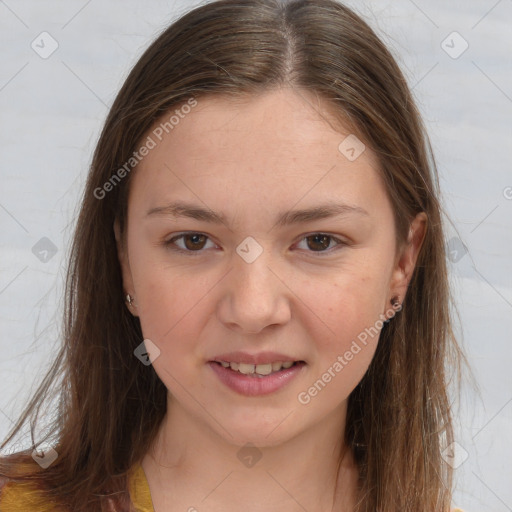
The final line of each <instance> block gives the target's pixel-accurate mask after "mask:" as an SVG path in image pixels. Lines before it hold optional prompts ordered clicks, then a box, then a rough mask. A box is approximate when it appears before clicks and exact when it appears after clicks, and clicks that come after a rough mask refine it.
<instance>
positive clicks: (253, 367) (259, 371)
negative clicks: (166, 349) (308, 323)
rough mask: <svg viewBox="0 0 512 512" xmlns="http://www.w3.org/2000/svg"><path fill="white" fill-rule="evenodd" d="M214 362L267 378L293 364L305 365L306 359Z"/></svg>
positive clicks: (249, 374) (257, 376)
mask: <svg viewBox="0 0 512 512" xmlns="http://www.w3.org/2000/svg"><path fill="white" fill-rule="evenodd" d="M211 362H212V363H214V364H216V365H218V366H222V367H223V368H225V369H227V370H230V371H232V372H233V373H238V374H242V375H246V376H248V377H254V378H260V379H261V378H265V377H267V376H269V375H275V374H280V373H283V372H284V371H285V370H288V369H290V368H291V367H292V366H303V365H305V364H306V363H305V361H275V362H272V363H264V364H250V363H238V362H235V361H211Z"/></svg>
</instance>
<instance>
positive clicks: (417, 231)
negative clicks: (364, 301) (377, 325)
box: [388, 212, 427, 304]
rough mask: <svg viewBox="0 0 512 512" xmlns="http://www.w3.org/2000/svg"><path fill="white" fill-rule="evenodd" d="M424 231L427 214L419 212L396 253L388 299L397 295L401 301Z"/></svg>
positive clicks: (423, 237)
mask: <svg viewBox="0 0 512 512" xmlns="http://www.w3.org/2000/svg"><path fill="white" fill-rule="evenodd" d="M426 232H427V215H426V214H425V212H420V213H418V215H416V217H415V218H414V219H413V221H412V222H411V225H410V228H409V235H408V237H407V241H406V242H405V243H404V244H403V245H402V247H401V249H400V251H399V253H398V254H397V257H396V262H395V268H394V269H393V273H392V277H391V283H390V297H389V301H391V299H392V298H393V297H395V296H398V299H399V301H400V302H403V300H404V297H405V294H406V293H407V287H408V286H409V282H410V280H411V277H412V274H413V271H414V268H415V266H416V261H417V259H418V255H419V253H420V249H421V246H422V245H423V241H424V239H425V234H426ZM388 304H389V302H388Z"/></svg>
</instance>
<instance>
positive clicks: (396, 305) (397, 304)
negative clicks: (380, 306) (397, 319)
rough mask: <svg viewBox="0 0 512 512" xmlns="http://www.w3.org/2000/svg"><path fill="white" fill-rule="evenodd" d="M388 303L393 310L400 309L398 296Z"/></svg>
mask: <svg viewBox="0 0 512 512" xmlns="http://www.w3.org/2000/svg"><path fill="white" fill-rule="evenodd" d="M390 303H391V305H392V306H393V307H394V308H395V309H401V308H402V304H401V303H400V297H399V296H398V295H395V296H394V297H393V298H392V299H391V300H390ZM398 306H400V308H398Z"/></svg>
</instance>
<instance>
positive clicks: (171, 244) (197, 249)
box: [164, 231, 213, 256]
mask: <svg viewBox="0 0 512 512" xmlns="http://www.w3.org/2000/svg"><path fill="white" fill-rule="evenodd" d="M177 240H180V241H183V244H184V245H183V246H180V245H178V244H176V243H175V242H176V241H177ZM207 240H208V236H207V235H205V234H204V233H196V232H194V231H189V232H186V233H181V234H179V235H176V236H173V237H172V238H170V239H169V240H166V241H165V242H164V245H165V246H166V247H168V248H169V249H171V250H173V251H177V252H181V253H183V254H187V253H188V254H190V253H199V254H200V253H202V252H204V251H203V250H202V249H204V247H205V244H206V241H207ZM212 243H213V242H212ZM194 256H195V254H194Z"/></svg>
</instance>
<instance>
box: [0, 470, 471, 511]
mask: <svg viewBox="0 0 512 512" xmlns="http://www.w3.org/2000/svg"><path fill="white" fill-rule="evenodd" d="M0 489H1V485H0ZM128 489H129V492H130V499H131V501H132V503H133V506H134V507H135V510H136V511H137V512H155V510H154V508H153V501H152V500H151V493H150V492H149V485H148V481H147V479H146V475H145V474H144V470H143V469H142V466H141V465H140V464H136V465H135V466H134V467H133V471H131V472H130V474H129V476H128ZM38 494H39V493H38V491H37V490H34V489H33V488H31V486H30V484H13V483H7V484H6V485H5V487H4V488H3V489H2V490H1V491H0V511H1V512H28V511H34V512H35V511H37V512H61V510H59V508H58V507H57V506H56V505H55V504H52V503H48V501H47V500H46V501H45V500H44V499H43V498H42V497H41V496H40V495H39V496H38ZM62 512H63V511H62ZM452 512H463V511H462V510H461V509H460V508H456V509H453V510H452Z"/></svg>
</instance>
